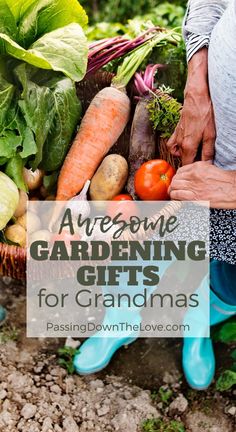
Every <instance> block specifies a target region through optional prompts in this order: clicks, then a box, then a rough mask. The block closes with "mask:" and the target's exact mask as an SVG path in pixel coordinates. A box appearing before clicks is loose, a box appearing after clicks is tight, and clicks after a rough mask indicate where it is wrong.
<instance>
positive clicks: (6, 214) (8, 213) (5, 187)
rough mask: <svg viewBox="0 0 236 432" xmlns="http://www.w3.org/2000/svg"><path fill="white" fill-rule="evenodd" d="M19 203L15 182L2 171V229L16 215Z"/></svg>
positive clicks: (0, 185) (0, 207) (0, 223)
mask: <svg viewBox="0 0 236 432" xmlns="http://www.w3.org/2000/svg"><path fill="white" fill-rule="evenodd" d="M18 203H19V192H18V189H17V187H16V185H15V183H14V182H13V181H12V180H11V179H10V177H8V176H7V175H6V174H4V173H3V172H0V230H2V229H3V228H5V226H6V224H7V223H8V222H9V220H10V219H11V218H12V216H13V215H14V212H15V211H16V208H17V205H18Z"/></svg>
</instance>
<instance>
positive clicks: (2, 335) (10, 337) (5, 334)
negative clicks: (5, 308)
mask: <svg viewBox="0 0 236 432" xmlns="http://www.w3.org/2000/svg"><path fill="white" fill-rule="evenodd" d="M18 338H19V330H18V329H17V328H16V327H14V326H4V327H3V328H2V329H1V331H0V343H1V344H3V343H8V342H16V341H17V340H18Z"/></svg>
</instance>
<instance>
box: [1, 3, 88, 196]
mask: <svg viewBox="0 0 236 432" xmlns="http://www.w3.org/2000/svg"><path fill="white" fill-rule="evenodd" d="M0 7H1V15H0V57H1V59H0V60H1V61H0V165H1V170H3V171H6V172H7V173H8V175H9V176H10V177H11V178H12V179H13V180H14V181H15V183H16V184H17V186H18V187H19V188H21V189H23V190H25V185H24V181H23V176H22V168H23V166H25V165H27V166H28V167H32V168H33V169H36V168H37V167H38V166H39V165H40V164H41V163H42V159H43V157H44V162H45V160H46V161H47V169H48V170H52V171H53V170H54V169H57V168H59V167H60V166H61V164H62V162H63V159H64V157H65V155H66V152H67V150H68V147H69V144H70V141H71V138H72V136H73V133H74V132H75V130H76V125H77V123H78V120H79V117H80V110H81V107H80V102H79V101H78V99H77V96H76V90H75V81H80V80H81V79H82V78H83V77H84V75H85V73H86V69H87V54H88V47H87V41H86V37H85V35H84V31H83V28H84V27H85V26H86V24H87V21H88V18H87V15H86V13H85V11H84V9H83V8H82V6H81V5H80V3H79V2H78V1H77V0H70V1H69V2H68V1H67V0H0ZM51 152H52V153H51ZM48 154H49V155H50V156H48Z"/></svg>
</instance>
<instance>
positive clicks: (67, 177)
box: [57, 87, 130, 201]
mask: <svg viewBox="0 0 236 432" xmlns="http://www.w3.org/2000/svg"><path fill="white" fill-rule="evenodd" d="M129 115H130V100H129V98H128V96H127V95H126V94H125V92H122V91H120V90H118V89H117V88H114V87H107V88H104V89H103V90H101V91H100V92H99V93H98V94H97V95H96V96H95V98H94V99H93V100H92V102H91V104H90V106H89V108H88V110H87V112H86V114H85V116H84V118H83V120H82V123H81V126H80V130H79V132H78V134H77V136H76V138H75V140H74V142H73V144H72V147H71V149H70V151H69V153H68V155H67V157H66V159H65V162H64V165H63V167H62V169H61V172H60V175H59V179H58V190H57V200H61V201H63V200H65V201H66V200H69V199H70V198H73V197H74V196H75V195H76V194H77V193H79V192H80V191H81V189H82V188H83V186H84V184H85V183H86V181H87V180H90V179H91V178H92V177H93V175H94V173H95V171H96V169H97V167H98V166H99V164H100V163H101V162H102V160H103V158H104V156H105V155H106V154H107V152H108V151H109V150H110V149H111V147H112V146H113V145H114V144H115V142H116V141H117V140H118V138H119V137H120V135H121V134H122V132H123V130H124V129H125V126H126V125H127V123H128V120H129Z"/></svg>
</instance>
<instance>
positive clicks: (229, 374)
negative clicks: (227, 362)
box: [216, 370, 236, 392]
mask: <svg viewBox="0 0 236 432" xmlns="http://www.w3.org/2000/svg"><path fill="white" fill-rule="evenodd" d="M234 385H236V372H234V371H233V370H225V371H224V372H223V373H222V374H221V376H220V377H219V378H218V380H217V383H216V389H217V390H218V391H220V392H223V391H227V390H230V389H231V388H232V387H233V386H234Z"/></svg>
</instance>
